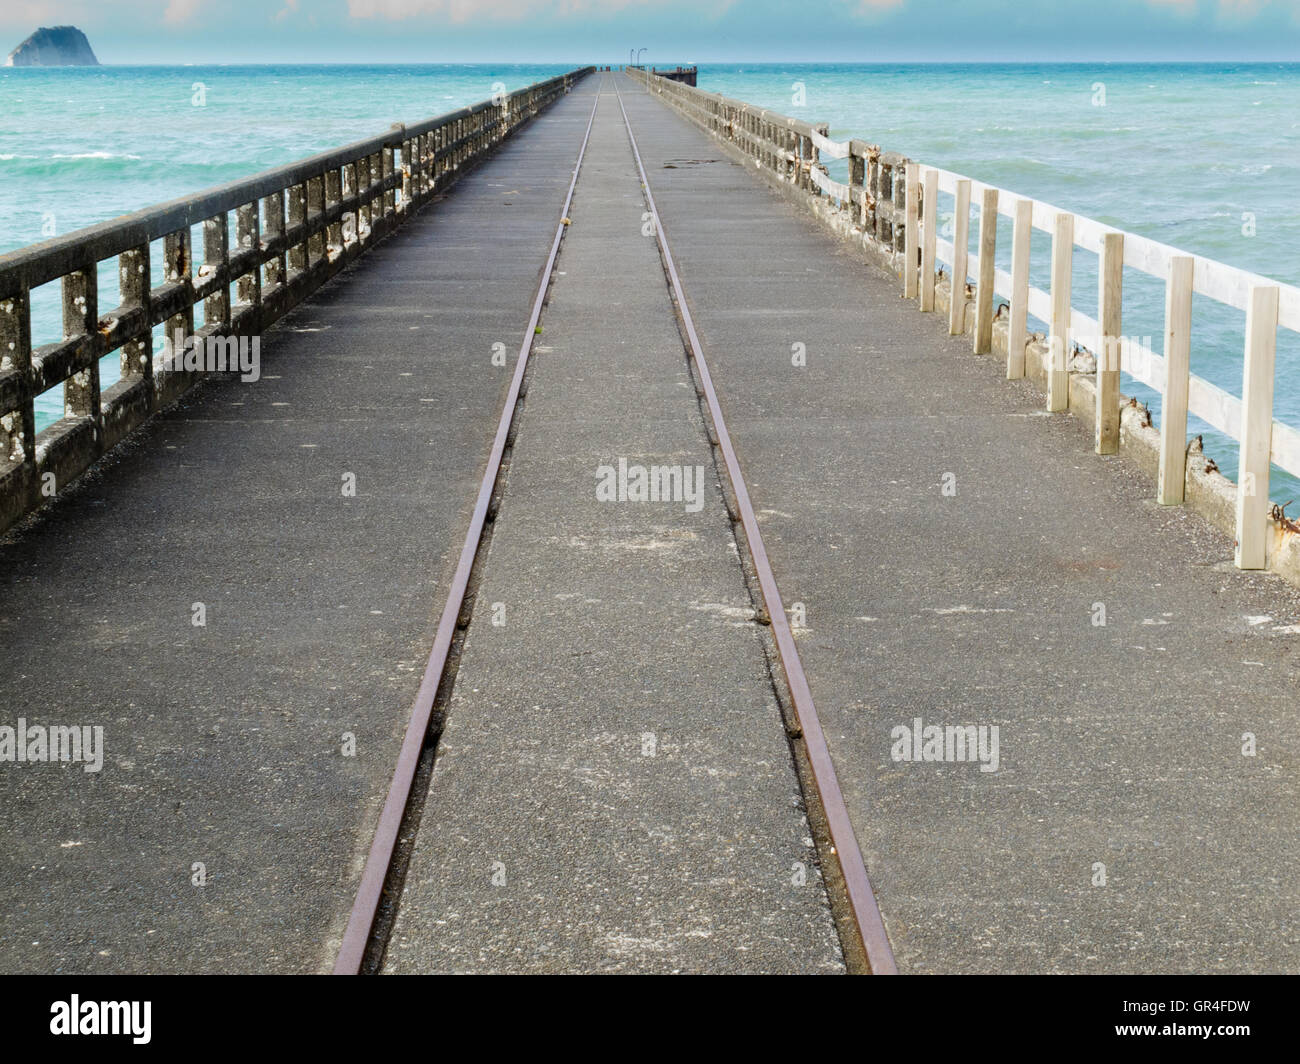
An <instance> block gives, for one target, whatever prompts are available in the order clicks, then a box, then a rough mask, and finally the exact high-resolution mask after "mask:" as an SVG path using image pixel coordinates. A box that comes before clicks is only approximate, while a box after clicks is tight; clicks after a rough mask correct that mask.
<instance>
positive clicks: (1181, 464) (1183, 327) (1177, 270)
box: [1156, 255, 1196, 505]
mask: <svg viewBox="0 0 1300 1064" xmlns="http://www.w3.org/2000/svg"><path fill="white" fill-rule="evenodd" d="M1195 262H1196V260H1195V259H1194V258H1193V257H1192V256H1191V255H1176V256H1174V257H1173V258H1172V259H1170V260H1169V279H1168V281H1167V282H1166V284H1165V390H1164V394H1163V395H1162V396H1161V400H1160V467H1159V475H1158V479H1157V486H1156V497H1157V500H1158V501H1159V502H1160V503H1162V504H1164V505H1174V504H1177V503H1180V502H1182V501H1183V491H1184V486H1185V482H1186V478H1187V393H1188V388H1189V378H1190V375H1191V354H1192V271H1193V268H1194V265H1195Z"/></svg>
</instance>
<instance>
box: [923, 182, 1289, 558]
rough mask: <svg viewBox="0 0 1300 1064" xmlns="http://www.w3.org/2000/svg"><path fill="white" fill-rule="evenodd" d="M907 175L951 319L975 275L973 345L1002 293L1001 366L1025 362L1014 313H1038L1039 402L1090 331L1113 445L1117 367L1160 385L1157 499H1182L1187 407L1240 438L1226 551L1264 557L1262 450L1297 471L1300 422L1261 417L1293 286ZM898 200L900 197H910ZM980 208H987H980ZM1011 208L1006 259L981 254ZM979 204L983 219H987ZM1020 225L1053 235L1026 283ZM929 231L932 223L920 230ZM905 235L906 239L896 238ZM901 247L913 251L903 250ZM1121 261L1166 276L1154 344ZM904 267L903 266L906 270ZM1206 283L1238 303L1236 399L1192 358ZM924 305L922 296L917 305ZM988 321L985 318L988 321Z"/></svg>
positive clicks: (966, 187)
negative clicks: (940, 270) (1147, 341)
mask: <svg viewBox="0 0 1300 1064" xmlns="http://www.w3.org/2000/svg"><path fill="white" fill-rule="evenodd" d="M907 180H908V183H909V186H911V185H913V184H915V185H917V186H919V187H922V188H924V189H925V190H926V191H927V192H928V193H929V194H928V195H924V196H923V197H922V206H921V207H920V209H919V213H918V211H917V210H915V209H913V208H912V206H911V203H910V201H909V210H908V216H907V219H906V225H907V228H908V231H909V232H910V231H911V230H912V229H913V228H915V229H916V230H917V236H916V237H915V238H914V239H915V240H918V241H923V242H924V247H923V251H922V256H921V258H922V262H921V267H920V268H921V276H922V281H923V282H924V280H925V277H926V276H927V274H926V264H927V260H928V264H929V266H930V270H931V273H932V272H933V267H934V264H935V261H936V260H937V261H938V262H941V263H944V264H945V265H947V266H948V267H949V268H950V269H951V270H952V276H953V277H954V279H955V282H954V291H955V292H956V293H958V295H957V296H955V297H954V298H953V299H952V301H951V314H950V321H949V328H950V331H951V332H953V333H959V332H962V331H963V329H964V324H965V323H964V321H963V320H962V318H963V315H964V313H965V309H966V308H965V300H964V299H963V298H961V297H960V293H961V291H962V290H961V288H960V287H959V286H960V283H961V282H962V281H965V280H967V279H968V278H969V277H972V276H973V277H975V278H976V286H975V318H976V323H975V330H974V332H975V346H976V349H977V350H979V351H982V352H987V351H988V350H990V348H991V345H990V339H991V337H990V329H989V326H991V322H992V320H993V300H994V297H995V295H999V296H1003V297H1005V298H1006V300H1007V302H1008V305H1009V311H1010V321H1009V325H1008V330H1009V332H1008V352H1009V353H1008V358H1007V375H1008V376H1009V377H1016V376H1022V375H1023V374H1024V341H1025V339H1026V324H1025V322H1026V315H1027V314H1032V315H1033V316H1034V317H1036V318H1039V319H1041V320H1042V321H1045V322H1047V323H1048V324H1049V332H1048V352H1049V353H1048V386H1047V391H1048V409H1049V410H1064V409H1065V408H1066V406H1067V405H1068V387H1069V374H1068V369H1067V366H1068V359H1069V353H1070V350H1071V347H1072V342H1073V341H1074V340H1076V339H1078V338H1080V337H1086V338H1088V341H1089V342H1088V344H1087V346H1088V347H1089V348H1090V349H1091V350H1092V351H1093V353H1094V354H1095V355H1096V358H1097V373H1098V378H1097V384H1098V386H1097V404H1098V406H1097V412H1096V414H1097V416H1096V424H1097V451H1098V453H1102V454H1105V453H1112V452H1114V451H1115V450H1117V449H1118V444H1119V407H1118V404H1119V390H1118V375H1119V373H1120V371H1121V370H1122V371H1123V372H1125V373H1127V374H1128V375H1129V376H1131V377H1133V378H1134V379H1136V380H1138V381H1141V382H1142V383H1143V384H1145V385H1147V387H1149V388H1151V389H1152V390H1154V391H1156V392H1158V393H1160V396H1161V416H1160V464H1159V476H1158V485H1157V495H1158V498H1159V501H1160V502H1162V503H1179V502H1182V501H1183V486H1184V482H1185V476H1186V455H1187V415H1188V414H1189V413H1192V414H1195V415H1196V416H1197V417H1199V418H1201V419H1202V420H1204V421H1205V422H1206V423H1207V424H1209V425H1212V426H1213V427H1214V428H1216V429H1218V430H1219V431H1220V432H1222V433H1224V435H1226V436H1228V437H1230V438H1231V439H1234V440H1236V441H1238V443H1239V444H1240V468H1239V475H1238V480H1237V484H1238V491H1237V551H1236V561H1237V565H1238V566H1239V567H1241V568H1243V569H1258V568H1263V566H1264V563H1265V547H1266V532H1267V520H1268V514H1269V493H1268V479H1269V463H1270V462H1272V463H1273V464H1275V465H1277V466H1278V467H1279V468H1281V469H1284V470H1286V471H1287V472H1288V473H1291V474H1292V475H1293V476H1300V431H1297V430H1296V429H1295V428H1293V427H1292V426H1290V425H1286V424H1283V423H1282V422H1280V421H1277V420H1275V419H1274V418H1273V380H1274V355H1275V352H1276V347H1277V330H1278V329H1279V328H1285V329H1289V330H1291V331H1293V332H1297V333H1300V289H1297V288H1295V287H1293V286H1291V285H1283V284H1279V283H1278V282H1276V281H1273V280H1270V279H1268V278H1266V277H1261V276H1259V275H1258V274H1254V273H1251V272H1249V271H1247V270H1241V269H1238V268H1236V267H1234V266H1228V265H1226V264H1224V263H1222V262H1216V261H1215V260H1213V259H1207V258H1205V257H1204V256H1200V255H1190V254H1187V253H1186V252H1182V251H1179V250H1178V249H1177V248H1172V247H1169V246H1168V245H1167V244H1161V243H1159V242H1158V241H1155V240H1151V239H1149V238H1147V237H1143V236H1138V235H1137V234H1135V233H1128V232H1124V231H1123V230H1119V229H1115V228H1112V227H1111V226H1107V225H1103V224H1102V223H1101V222H1097V221H1094V220H1093V219H1091V218H1085V217H1083V216H1080V215H1075V214H1072V213H1070V212H1069V211H1064V210H1061V209H1059V208H1057V207H1054V206H1052V205H1050V204H1047V203H1043V202H1041V201H1039V200H1034V199H1030V198H1028V197H1025V196H1019V195H1017V194H1015V193H1012V192H1007V191H1006V190H1005V189H1001V188H997V187H996V186H993V185H987V184H984V183H983V182H980V181H975V180H973V179H971V178H968V177H965V176H963V175H961V174H954V173H952V172H950V171H948V170H943V169H940V168H938V167H931V166H926V165H923V164H919V163H911V164H909V165H908V167H907ZM936 192H946V193H949V194H950V195H952V196H953V197H954V201H955V211H954V218H953V240H952V242H951V243H949V242H948V241H945V240H942V239H940V238H939V237H938V236H937V232H938V228H937V227H938V197H937V195H935V194H934V193H936ZM909 200H910V198H909ZM972 201H978V203H979V205H980V206H979V220H980V237H979V244H978V246H979V250H978V252H973V253H972V252H969V251H967V250H966V249H967V245H968V243H969V233H970V223H971V211H970V204H971V203H972ZM986 212H987V214H986ZM996 215H1002V216H1004V217H1007V218H1010V219H1012V222H1013V235H1012V268H1011V272H1010V273H1007V272H1006V271H1004V270H1000V269H997V268H996V266H995V265H992V262H993V257H994V256H995V254H996V248H997V226H996V224H995V221H994V219H995V216H996ZM986 217H987V218H988V221H987V222H986V220H985V219H986ZM1031 229H1037V230H1040V231H1042V232H1045V233H1048V234H1050V235H1051V237H1052V273H1051V287H1050V290H1048V291H1044V290H1043V289H1041V288H1037V287H1035V286H1033V285H1031V284H1030V283H1029V257H1030V254H1031V250H1030V249H1031V240H1030V235H1031ZM932 234H933V237H932V236H931V235H932ZM908 246H909V247H913V246H916V245H915V244H914V243H912V242H910V241H909V243H908ZM1075 248H1083V249H1085V250H1087V251H1091V252H1093V253H1094V254H1096V255H1097V256H1098V263H1099V269H1098V273H1099V278H1100V282H1099V291H1098V304H1097V310H1096V317H1094V316H1092V315H1091V314H1089V313H1088V311H1087V310H1083V309H1080V308H1078V307H1076V306H1074V305H1072V302H1071V280H1072V268H1073V253H1074V249H1075ZM909 261H911V260H909ZM1124 267H1128V268H1130V269H1134V270H1138V271H1140V272H1141V273H1144V274H1147V275H1149V276H1152V277H1156V278H1159V279H1160V280H1162V281H1163V282H1164V284H1165V294H1166V295H1165V334H1164V340H1165V343H1164V347H1165V353H1164V354H1163V355H1160V354H1157V353H1156V352H1155V351H1153V350H1151V349H1150V348H1149V347H1147V346H1145V345H1143V344H1142V343H1140V342H1138V341H1137V340H1136V339H1133V338H1131V337H1128V336H1124V335H1122V332H1121V330H1120V321H1121V316H1122V299H1123V296H1122V292H1123V280H1122V270H1123V268H1124ZM905 272H906V271H905ZM1193 293H1196V294H1198V295H1202V296H1205V297H1207V298H1209V299H1212V300H1214V301H1216V302H1218V303H1221V304H1224V305H1226V306H1229V307H1234V308H1236V309H1238V310H1241V311H1244V312H1245V314H1246V331H1245V351H1244V363H1243V373H1242V398H1240V399H1238V398H1237V397H1236V396H1234V395H1232V394H1231V393H1229V392H1227V391H1224V390H1223V389H1222V388H1220V387H1218V386H1217V385H1214V384H1211V383H1210V382H1209V381H1207V380H1204V379H1202V378H1200V377H1197V376H1194V375H1193V374H1192V373H1191V372H1190V368H1189V366H1190V352H1191V326H1192V295H1193ZM922 309H932V305H931V307H930V308H926V307H924V306H923V308H922ZM986 323H987V325H986Z"/></svg>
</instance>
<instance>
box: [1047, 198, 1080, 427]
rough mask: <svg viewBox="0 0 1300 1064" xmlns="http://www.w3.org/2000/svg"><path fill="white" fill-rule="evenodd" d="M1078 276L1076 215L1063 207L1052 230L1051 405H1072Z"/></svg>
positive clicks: (1062, 407) (1054, 407)
mask: <svg viewBox="0 0 1300 1064" xmlns="http://www.w3.org/2000/svg"><path fill="white" fill-rule="evenodd" d="M1073 278H1074V215H1073V214H1067V213H1066V212H1065V211H1060V212H1059V213H1058V214H1057V215H1056V229H1055V231H1054V232H1053V233H1052V320H1051V322H1050V323H1049V330H1050V331H1049V335H1048V339H1047V409H1048V410H1051V411H1060V410H1068V409H1069V406H1070V313H1071V312H1070V285H1071V283H1072V281H1073Z"/></svg>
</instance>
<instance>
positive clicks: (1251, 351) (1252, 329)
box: [1235, 285, 1279, 569]
mask: <svg viewBox="0 0 1300 1064" xmlns="http://www.w3.org/2000/svg"><path fill="white" fill-rule="evenodd" d="M1278 295H1279V291H1278V289H1277V288H1276V287H1275V286H1273V285H1253V286H1252V287H1251V289H1250V302H1249V303H1248V304H1247V306H1246V364H1245V367H1244V369H1243V372H1242V379H1241V458H1240V468H1239V470H1238V476H1237V550H1236V558H1235V561H1236V565H1237V568H1238V569H1263V568H1264V566H1265V564H1266V563H1267V561H1268V514H1269V489H1268V480H1269V467H1270V465H1271V463H1272V452H1273V380H1274V376H1273V374H1274V362H1275V358H1276V354H1277V317H1278ZM1247 489H1249V490H1247Z"/></svg>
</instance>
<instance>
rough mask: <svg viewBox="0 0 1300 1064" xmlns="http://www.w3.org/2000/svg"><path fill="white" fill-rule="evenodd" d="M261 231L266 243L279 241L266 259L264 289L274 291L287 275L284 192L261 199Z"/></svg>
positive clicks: (273, 193) (274, 193)
mask: <svg viewBox="0 0 1300 1064" xmlns="http://www.w3.org/2000/svg"><path fill="white" fill-rule="evenodd" d="M262 233H263V235H264V236H265V237H266V241H267V243H271V242H273V241H277V240H278V241H279V242H280V250H279V251H278V252H277V253H276V254H274V255H272V256H271V257H270V258H269V259H267V260H266V263H265V265H264V269H265V271H266V275H265V278H264V291H265V292H274V291H276V289H278V288H279V287H280V286H281V285H282V284H284V282H285V280H286V279H287V277H288V276H289V272H288V269H287V265H288V263H287V261H286V255H285V247H284V193H283V192H272V193H271V194H270V195H269V196H267V197H266V198H265V199H264V200H262Z"/></svg>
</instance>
